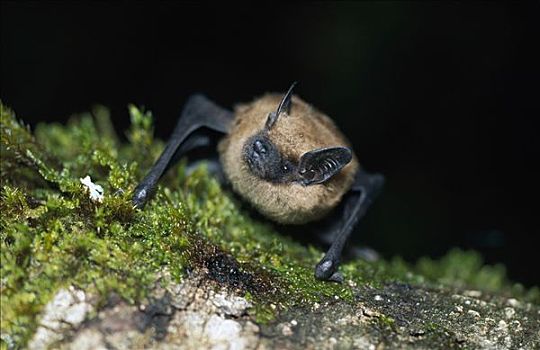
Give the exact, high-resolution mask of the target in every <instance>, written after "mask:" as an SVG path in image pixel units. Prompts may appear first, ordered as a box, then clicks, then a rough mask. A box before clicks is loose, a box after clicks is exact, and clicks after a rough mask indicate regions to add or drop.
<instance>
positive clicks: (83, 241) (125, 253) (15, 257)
mask: <svg viewBox="0 0 540 350" xmlns="http://www.w3.org/2000/svg"><path fill="white" fill-rule="evenodd" d="M0 107H1V111H0V118H1V119H0V131H1V134H0V140H1V144H0V147H1V149H0V150H1V157H2V162H1V167H0V174H1V179H2V184H1V199H0V210H1V212H2V215H1V219H0V230H1V231H0V243H1V257H2V266H1V274H2V278H1V282H0V283H1V284H0V288H1V311H2V312H1V314H2V315H1V323H2V342H3V344H4V345H3V346H5V345H6V342H9V343H15V344H19V345H24V344H25V342H26V341H27V340H28V337H29V336H30V335H31V334H32V331H33V329H34V328H35V326H36V322H37V320H36V317H37V315H38V313H39V311H40V310H41V308H42V307H43V305H44V304H45V303H46V302H47V301H49V300H50V298H51V296H52V295H53V293H54V292H55V291H56V290H58V288H60V287H62V286H67V285H76V286H78V287H80V288H83V289H85V290H89V291H94V292H96V294H98V295H101V296H104V297H105V296H107V295H108V294H109V293H110V292H112V291H114V292H115V293H117V294H119V295H120V296H122V297H123V298H124V299H125V300H128V301H130V302H136V301H137V300H140V299H141V298H142V297H144V296H145V293H146V291H147V289H148V288H147V287H148V286H149V285H151V283H152V282H153V281H154V280H155V277H156V274H157V273H158V272H159V271H160V270H162V269H163V268H168V270H169V271H170V272H171V273H172V275H173V277H175V278H176V279H177V280H180V279H181V278H182V277H183V276H185V273H186V271H188V270H189V269H204V271H206V272H207V275H208V278H211V279H213V280H215V281H217V282H218V283H220V284H225V285H228V286H231V287H233V288H238V289H241V290H243V291H244V293H245V294H246V297H248V298H251V299H252V300H253V301H254V304H255V312H256V315H257V316H258V319H259V320H265V319H268V318H271V317H273V316H274V314H275V311H274V309H277V310H280V309H283V308H287V307H290V306H293V305H298V304H304V305H305V304H306V303H314V302H320V301H322V300H324V299H326V298H330V297H332V298H334V297H336V296H337V297H338V298H341V299H344V300H351V301H352V300H353V294H354V293H353V290H352V288H351V287H350V286H349V284H348V283H344V284H342V285H340V284H335V283H327V282H320V281H317V280H315V279H314V277H313V266H314V265H315V263H316V262H317V261H318V260H319V259H320V258H321V257H322V252H321V251H319V250H317V249H315V248H313V247H307V246H303V245H301V244H299V243H297V242H294V241H292V240H290V239H288V238H286V237H284V236H281V235H279V234H278V233H276V232H274V231H273V229H272V228H271V227H270V226H268V225H266V224H263V223H260V222H257V221H256V220H253V219H252V218H251V217H250V215H249V213H246V212H244V211H243V210H242V209H240V205H239V203H237V202H236V200H235V199H233V198H232V197H231V196H230V195H228V193H227V192H226V191H224V190H223V189H222V188H221V187H220V185H219V184H218V183H217V182H216V181H215V180H214V179H213V178H212V177H210V176H209V175H208V172H207V171H206V169H205V168H204V166H203V167H200V168H198V169H197V170H196V171H194V172H193V173H191V174H189V175H187V174H186V172H185V166H183V165H179V166H178V167H177V168H176V169H174V170H171V171H170V172H169V174H168V175H167V176H166V177H165V178H164V180H163V181H162V182H161V184H160V187H159V188H158V190H157V193H156V196H155V198H154V199H153V200H152V201H151V202H150V203H149V204H148V205H147V206H146V208H145V209H144V210H135V209H133V207H132V205H131V201H130V194H131V192H132V190H133V189H134V187H135V186H136V184H137V181H138V180H139V179H141V178H142V176H143V175H144V173H145V172H146V171H148V169H149V168H150V167H151V165H152V162H153V160H154V159H156V158H157V157H158V156H159V153H160V151H161V150H162V148H163V142H160V141H159V140H154V138H153V131H152V115H151V113H149V112H144V111H141V110H139V109H137V108H136V107H134V106H130V107H129V112H130V116H131V122H132V125H131V128H130V129H129V130H128V131H127V139H128V142H127V143H122V142H120V141H119V139H120V138H119V137H118V136H117V135H116V133H115V131H114V129H113V128H112V124H111V122H110V119H109V116H108V112H107V110H106V109H104V108H102V107H99V108H95V109H94V111H93V112H92V113H89V114H84V115H81V116H78V117H76V118H73V119H72V120H70V121H69V122H68V123H67V125H60V124H47V125H39V126H38V127H37V128H36V130H35V132H34V133H31V131H30V130H29V128H28V127H26V126H24V125H23V124H22V122H20V121H18V120H17V119H16V118H15V116H14V114H13V113H12V112H11V111H10V110H9V109H7V108H6V107H5V106H4V105H1V106H0ZM87 175H90V176H91V178H92V180H93V181H94V182H95V183H97V184H99V185H101V186H102V187H103V189H104V198H103V201H102V202H96V201H93V200H91V199H90V197H89V195H88V193H87V190H86V188H85V187H84V186H83V185H82V184H81V182H80V178H83V177H85V176H87ZM464 261H466V262H467V261H468V262H469V263H467V264H465V267H463V262H464ZM459 266H462V267H459ZM342 271H343V273H344V275H345V278H346V279H347V280H350V281H351V282H353V283H356V284H372V285H377V284H380V283H382V282H384V281H389V280H399V281H404V282H409V283H427V282H430V283H441V284H445V285H452V286H459V287H468V286H472V287H475V288H476V287H482V286H487V287H488V289H490V290H493V291H495V290H497V291H500V290H505V291H508V292H509V293H510V292H512V293H521V294H523V292H524V291H523V290H516V288H514V287H512V284H510V283H509V282H508V281H507V279H506V277H505V274H504V270H501V269H500V268H497V267H495V268H486V267H484V266H482V263H481V260H479V257H478V255H476V254H475V253H465V252H459V251H454V252H452V253H451V254H450V255H449V256H448V257H446V258H444V259H442V260H441V261H439V262H437V261H431V260H421V261H420V262H419V263H418V264H417V265H416V266H410V265H409V264H406V263H404V262H403V261H402V260H400V259H394V260H392V261H390V262H386V261H380V262H376V263H367V262H363V261H355V262H350V263H346V264H344V265H343V266H342ZM464 271H466V273H464ZM486 281H487V282H488V283H486ZM534 293H536V294H534ZM529 298H532V299H534V298H537V299H536V300H538V292H537V290H533V291H532V292H529ZM270 306H273V307H270Z"/></svg>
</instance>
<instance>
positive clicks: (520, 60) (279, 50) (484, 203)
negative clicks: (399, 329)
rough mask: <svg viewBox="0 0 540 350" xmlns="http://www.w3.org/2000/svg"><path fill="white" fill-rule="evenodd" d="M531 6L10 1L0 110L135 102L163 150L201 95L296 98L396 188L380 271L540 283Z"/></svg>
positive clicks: (122, 119)
mask: <svg viewBox="0 0 540 350" xmlns="http://www.w3.org/2000/svg"><path fill="white" fill-rule="evenodd" d="M539 10H540V7H539V2H531V3H517V4H516V3H513V4H506V3H492V2H474V3H457V2H446V3H442V2H433V3H430V2H413V3H404V2H401V3H393V2H378V3H318V4H298V5H290V4H285V3H282V4H277V3H276V4H267V5H264V6H257V7H250V6H248V5H247V4H244V5H238V6H237V7H234V8H230V7H226V6H224V5H221V6H217V5H197V4H176V3H158V4H157V5H151V6H150V4H129V5H128V4H126V3H114V4H109V3H93V4H85V3H75V4H74V3H68V2H58V3H45V4H44V3H11V2H2V4H1V17H0V18H1V70H0V72H1V77H0V79H1V88H0V92H1V95H0V97H1V98H2V100H3V101H4V103H6V104H8V105H10V106H11V107H12V108H14V109H15V111H16V112H17V114H18V116H19V117H21V118H23V119H24V120H26V121H27V122H29V123H30V124H32V125H34V124H35V123H37V122H39V121H53V120H54V121H65V120H67V118H68V117H69V115H70V114H72V113H74V112H81V111H85V110H88V109H89V108H91V106H92V105H93V104H94V103H102V104H105V105H106V106H108V107H110V108H111V110H112V115H113V117H114V122H115V125H116V127H117V129H118V130H119V131H122V130H123V129H125V128H126V127H127V125H128V120H129V118H128V114H127V109H126V105H127V104H128V103H130V102H133V103H135V104H138V105H144V106H146V107H147V108H148V109H151V110H152V111H153V112H154V115H155V118H156V131H157V134H158V135H159V136H160V137H162V138H166V137H168V135H169V133H170V130H171V129H172V127H173V126H174V123H175V119H176V117H177V116H178V115H179V111H180V109H181V106H182V104H183V102H184V101H185V100H186V98H187V97H188V95H189V94H191V93H193V92H204V93H206V94H207V95H208V96H210V97H211V98H212V99H214V100H215V101H217V102H218V103H220V104H222V105H224V106H227V107H231V106H232V105H233V104H234V103H236V102H239V101H249V100H251V99H252V98H253V97H255V96H257V95H260V94H262V93H264V92H266V91H284V90H286V88H287V87H288V86H289V84H290V83H291V82H292V81H293V80H298V81H299V82H300V85H299V86H298V88H297V92H298V94H299V95H301V96H302V97H303V98H304V99H306V100H307V101H309V102H311V103H313V104H314V105H315V106H317V107H318V108H319V109H321V110H323V111H325V112H327V113H328V114H330V115H331V116H332V117H333V118H334V119H335V120H336V121H337V123H338V124H339V125H340V126H341V128H342V129H343V130H344V132H345V133H346V135H347V136H348V137H349V138H350V139H351V141H352V142H353V144H354V147H355V150H356V152H357V154H358V156H359V158H360V160H361V162H362V163H363V164H364V166H365V167H367V168H368V169H369V170H376V171H380V172H383V173H384V174H385V175H386V176H387V187H386V189H385V192H384V194H383V196H382V197H381V198H380V200H379V201H378V202H377V203H376V205H375V207H374V208H373V210H371V211H370V213H369V215H368V216H367V217H366V220H365V221H364V222H363V223H362V225H361V226H362V227H361V230H360V231H361V232H358V234H357V235H356V240H357V241H360V242H362V243H366V244H368V245H370V246H372V247H374V248H375V249H377V250H378V251H380V252H381V253H382V254H383V255H385V256H393V255H401V256H403V257H405V258H406V259H408V260H411V261H414V260H415V259H417V258H418V257H419V256H422V255H430V256H434V257H436V256H440V255H442V254H444V253H445V252H446V251H447V250H448V249H449V248H450V247H454V246H460V247H464V248H473V249H477V250H479V251H480V252H482V254H483V255H484V257H485V258H486V261H488V262H490V263H497V262H501V263H504V264H505V265H506V266H507V268H508V271H509V274H510V277H511V278H512V279H514V280H516V281H520V282H523V283H525V284H527V285H534V284H536V285H538V284H540V276H539V272H538V269H537V267H538V266H539V262H538V255H537V254H538V250H539V246H538V245H537V241H538V234H539V231H540V229H539V228H538V225H539V221H538V220H537V218H538V204H537V203H538V200H539V198H538V196H539V194H540V191H539V185H538V181H539V179H540V172H539V170H538V168H537V165H538V164H537V163H538V160H539V159H540V157H539V153H540V152H539V150H540V147H539V146H540V145H539V138H538V131H539V128H538V127H539V122H538V119H539V118H540V108H539V103H540V101H539V96H540V95H539V82H540V69H539V62H540V57H539V55H538V54H537V52H536V49H537V47H538V45H539V41H538V40H539V36H538V34H539V22H540V21H539V14H540V11H539Z"/></svg>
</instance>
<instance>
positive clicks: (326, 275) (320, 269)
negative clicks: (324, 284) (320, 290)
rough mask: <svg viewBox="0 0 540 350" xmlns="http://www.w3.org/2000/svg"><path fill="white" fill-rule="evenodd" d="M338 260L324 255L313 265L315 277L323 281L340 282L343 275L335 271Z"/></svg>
mask: <svg viewBox="0 0 540 350" xmlns="http://www.w3.org/2000/svg"><path fill="white" fill-rule="evenodd" d="M337 268H338V262H337V261H335V260H333V259H328V258H326V257H324V258H323V259H322V260H321V261H320V262H319V263H318V264H317V266H315V278H317V279H319V280H323V281H334V282H342V281H343V275H342V274H341V273H340V272H337Z"/></svg>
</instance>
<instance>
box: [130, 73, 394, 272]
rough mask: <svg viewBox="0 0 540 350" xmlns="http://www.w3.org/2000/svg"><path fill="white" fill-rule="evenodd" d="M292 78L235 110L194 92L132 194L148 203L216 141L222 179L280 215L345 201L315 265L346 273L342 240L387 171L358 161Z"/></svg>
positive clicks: (321, 214) (319, 214) (301, 217)
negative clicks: (183, 161) (171, 172)
mask: <svg viewBox="0 0 540 350" xmlns="http://www.w3.org/2000/svg"><path fill="white" fill-rule="evenodd" d="M295 85H296V83H293V84H292V85H291V87H290V88H289V90H288V91H287V93H286V94H285V95H284V96H280V95H277V94H266V95H264V96H262V97H260V98H258V99H256V100H255V101H253V102H251V103H249V104H244V105H240V106H238V107H237V108H236V109H235V111H234V113H233V112H230V111H228V110H226V109H223V108H221V107H219V106H217V105H215V104H214V103H213V102H211V101H210V100H208V99H207V98H206V97H204V96H201V95H194V96H192V97H191V98H190V99H189V100H188V102H187V104H186V106H185V107H184V109H183V112H182V115H181V117H180V118H179V120H178V123H177V125H176V127H175V129H174V131H173V134H172V136H171V138H170V140H169V142H168V143H167V146H166V147H165V150H164V151H163V153H162V154H161V156H160V158H159V159H158V160H157V161H156V163H155V164H154V166H153V167H152V169H151V170H150V172H149V173H148V175H147V176H146V177H145V178H144V180H143V181H142V182H141V183H140V184H139V186H137V188H136V189H135V192H134V195H133V202H134V204H135V205H136V206H137V207H143V206H144V204H145V203H146V201H147V200H148V199H149V197H150V195H151V194H152V192H153V190H154V189H155V187H156V184H157V181H158V180H159V178H160V177H161V176H162V175H163V173H164V172H165V171H166V170H167V168H168V167H170V166H171V165H172V164H174V163H175V162H176V161H177V160H178V159H179V158H180V157H182V156H185V155H186V154H188V153H190V152H191V151H193V150H195V149H199V148H202V147H205V148H208V147H211V148H214V149H215V148H217V150H218V153H219V162H216V163H217V168H218V170H219V171H220V172H222V174H223V175H224V179H225V181H226V182H228V183H230V185H231V186H232V188H233V190H234V191H235V192H236V193H238V194H239V195H240V196H241V197H242V198H243V199H244V200H246V201H247V202H249V203H251V205H252V206H253V207H254V208H255V209H256V210H257V211H259V212H260V213H261V214H263V215H264V216H266V217H267V218H269V219H271V220H273V221H275V222H277V223H280V224H285V225H301V224H307V223H312V222H317V221H319V220H322V219H323V218H325V217H327V216H328V214H329V213H330V212H331V211H332V210H333V209H335V208H336V207H337V206H338V204H339V203H340V202H342V201H343V202H344V206H343V210H342V211H341V213H337V215H336V214H335V213H334V214H333V215H332V217H331V218H326V220H327V221H328V220H329V221H331V225H329V227H330V228H329V229H327V230H330V231H331V232H320V230H319V232H318V234H321V233H322V234H325V235H331V236H332V237H333V240H332V244H331V246H330V248H329V249H328V251H327V253H326V255H325V256H324V258H323V259H322V260H321V261H320V262H319V263H318V264H317V266H316V267H315V277H316V278H318V279H322V280H333V281H341V280H342V277H341V274H340V273H339V272H338V271H337V269H338V266H339V262H340V257H341V253H342V251H343V247H344V245H345V242H346V241H347V238H348V237H349V235H350V233H351V231H352V229H353V228H354V225H355V224H356V222H357V221H358V219H360V218H361V217H362V216H363V215H364V214H365V212H366V210H367V208H368V207H369V205H370V204H371V202H372V201H373V200H374V199H375V197H376V196H377V195H378V193H379V192H380V190H381V189H382V186H383V183H384V177H383V176H382V175H380V174H369V173H367V172H365V171H364V170H363V169H361V167H360V166H359V164H358V161H357V159H356V156H355V155H354V153H353V151H352V148H351V146H350V143H349V142H348V141H347V139H346V138H345V136H344V135H343V134H342V133H341V132H340V131H339V129H338V128H337V127H336V126H335V124H334V122H333V121H332V120H331V119H330V118H329V117H328V116H326V115H325V114H323V113H321V112H319V111H318V110H316V109H315V108H314V107H312V106H311V105H309V104H308V103H306V102H304V101H303V100H301V99H300V98H299V97H297V96H293V95H292V91H293V89H294V87H295ZM223 134H225V136H224V137H221V138H219V137H217V136H218V135H223ZM216 143H217V144H216ZM222 178H223V177H222Z"/></svg>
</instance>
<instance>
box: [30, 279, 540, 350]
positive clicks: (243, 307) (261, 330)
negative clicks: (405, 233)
mask: <svg viewBox="0 0 540 350" xmlns="http://www.w3.org/2000/svg"><path fill="white" fill-rule="evenodd" d="M163 281H168V279H167V278H164V279H162V280H161V281H159V283H156V287H155V288H154V290H153V292H152V294H151V296H150V297H148V298H147V299H146V300H145V301H144V302H143V303H141V304H139V305H129V304H127V303H126V302H125V301H123V300H122V299H120V298H118V297H117V296H115V295H112V296H110V298H109V300H108V302H107V304H106V305H105V306H103V307H101V308H99V309H98V308H97V306H96V305H95V304H92V302H91V301H89V300H92V298H89V296H87V295H86V294H85V292H84V291H80V290H76V289H74V288H73V287H70V288H68V289H62V290H60V291H58V293H57V294H56V296H55V297H54V298H53V300H52V301H51V302H50V303H49V304H48V305H47V306H46V307H45V309H44V311H43V314H42V317H41V323H40V327H38V329H37V331H36V333H35V334H34V337H33V339H32V340H31V342H30V343H29V348H30V349H46V348H62V349H81V350H82V349H143V348H144V349H148V348H152V349H271V348H288V349H290V348H292V349H306V348H307V349H349V348H351V349H374V350H375V349H411V348H413V349H467V348H475V349H534V348H538V347H540V308H539V307H538V306H535V305H532V304H529V303H522V302H520V301H517V300H516V299H506V298H502V297H493V296H490V295H486V294H484V293H482V292H479V291H458V290H453V291H447V290H441V289H428V288H423V287H413V286H410V285H407V284H401V283H388V284H386V285H384V286H382V287H380V288H373V287H358V288H357V289H356V298H355V301H354V302H346V301H343V300H340V299H339V298H334V299H328V301H326V302H325V303H322V304H315V305H313V306H309V307H298V308H294V309H289V310H285V311H283V312H281V313H280V314H279V316H278V317H277V318H276V319H274V320H272V321H270V322H269V323H264V324H259V323H257V322H256V321H255V319H254V318H253V317H252V315H250V309H251V307H252V304H251V303H250V302H249V301H248V300H246V299H245V298H243V297H241V296H240V295H237V294H236V293H235V291H233V290H227V289H224V288H220V287H218V286H217V285H216V283H215V282H212V281H210V280H208V279H207V278H206V276H204V274H203V273H198V274H192V275H191V276H189V277H188V278H186V279H185V281H183V282H182V283H179V284H178V283H171V282H167V283H165V285H166V286H165V287H162V285H164V283H163Z"/></svg>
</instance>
